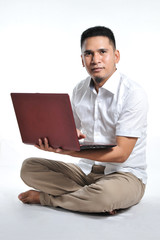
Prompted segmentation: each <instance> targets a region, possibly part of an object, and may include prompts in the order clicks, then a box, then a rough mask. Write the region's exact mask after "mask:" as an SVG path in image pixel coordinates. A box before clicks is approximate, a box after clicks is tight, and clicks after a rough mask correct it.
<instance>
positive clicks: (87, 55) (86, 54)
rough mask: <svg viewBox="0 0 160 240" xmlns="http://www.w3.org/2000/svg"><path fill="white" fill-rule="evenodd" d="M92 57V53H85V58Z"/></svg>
mask: <svg viewBox="0 0 160 240" xmlns="http://www.w3.org/2000/svg"><path fill="white" fill-rule="evenodd" d="M91 55H92V53H91V52H90V51H86V52H84V56H85V57H89V56H91Z"/></svg>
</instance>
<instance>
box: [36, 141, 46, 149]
mask: <svg viewBox="0 0 160 240" xmlns="http://www.w3.org/2000/svg"><path fill="white" fill-rule="evenodd" d="M38 142H39V147H40V149H42V150H44V149H45V148H44V144H43V142H42V140H41V139H39V140H38Z"/></svg>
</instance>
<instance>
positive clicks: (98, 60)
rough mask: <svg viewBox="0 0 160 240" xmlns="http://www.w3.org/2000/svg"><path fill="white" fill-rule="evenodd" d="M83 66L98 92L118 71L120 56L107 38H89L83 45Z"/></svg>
mask: <svg viewBox="0 0 160 240" xmlns="http://www.w3.org/2000/svg"><path fill="white" fill-rule="evenodd" d="M81 57H82V64H83V66H84V67H85V68H86V70H87V72H88V73H89V75H90V76H91V78H92V79H93V81H94V83H95V88H96V90H98V89H99V88H100V87H102V86H103V84H104V83H105V82H106V81H107V80H108V79H109V78H110V76H111V75H112V74H113V73H114V72H115V71H116V63H118V62H119V59H120V54H119V51H118V50H115V49H114V47H113V45H112V44H111V43H110V41H109V39H108V38H107V37H103V36H98V37H89V38H87V39H86V40H85V41H84V43H83V45H82V55H81Z"/></svg>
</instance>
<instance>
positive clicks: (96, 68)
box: [92, 67, 103, 72]
mask: <svg viewBox="0 0 160 240" xmlns="http://www.w3.org/2000/svg"><path fill="white" fill-rule="evenodd" d="M102 70H103V67H95V68H92V72H100V71H102Z"/></svg>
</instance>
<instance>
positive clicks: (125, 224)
mask: <svg viewBox="0 0 160 240" xmlns="http://www.w3.org/2000/svg"><path fill="white" fill-rule="evenodd" d="M154 141H155V142H152V144H151V147H150V148H149V152H148V162H149V166H148V175H149V179H148V185H147V190H146V193H145V196H144V198H143V200H142V201H141V202H140V203H139V204H138V205H136V206H134V207H132V208H130V209H127V210H125V211H120V212H119V213H118V214H117V215H115V216H108V215H103V214H81V213H74V212H69V211H66V210H64V209H53V208H49V207H42V206H39V205H24V204H22V203H21V202H20V201H19V200H18V199H17V195H18V194H19V193H20V192H22V191H25V190H27V189H28V187H26V186H25V184H24V183H23V182H22V181H21V179H20V177H19V171H20V166H21V156H19V155H18V154H17V152H16V151H15V150H14V148H12V147H11V145H10V144H9V145H8V143H6V142H3V143H2V144H1V148H0V150H1V154H0V239H1V240H12V239H16V240H19V239H21V240H22V239H23V240H28V239H30V240H33V239H34V240H37V239H38V240H52V239H54V240H61V239H63V240H72V239H74V240H81V239H84V240H85V239H87V240H88V239H92V240H99V239H100V240H103V239H108V240H114V239H115V240H119V239H123V240H128V239H129V240H143V239H145V240H159V239H160V187H159V170H158V166H160V164H159V163H158V160H159V156H160V154H159V153H160V150H159V149H157V148H156V146H155V144H156V139H155V140H154ZM157 147H158V145H157ZM28 149H30V148H27V154H26V155H28V157H29V156H30V155H29V154H30V152H29V151H28ZM155 149H157V151H156V152H155ZM37 153H38V152H37ZM40 154H41V153H40ZM16 159H17V160H16ZM152 160H153V161H152Z"/></svg>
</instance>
